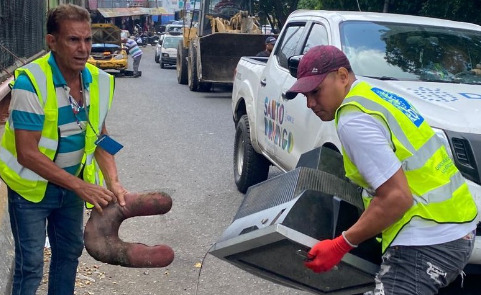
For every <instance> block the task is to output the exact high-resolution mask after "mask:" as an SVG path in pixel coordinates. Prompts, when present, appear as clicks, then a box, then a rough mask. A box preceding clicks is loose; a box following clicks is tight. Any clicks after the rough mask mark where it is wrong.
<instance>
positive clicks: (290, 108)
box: [278, 21, 340, 170]
mask: <svg viewBox="0 0 481 295" xmlns="http://www.w3.org/2000/svg"><path fill="white" fill-rule="evenodd" d="M306 31H307V34H306V35H305V36H304V39H303V42H301V43H302V44H301V48H300V51H299V52H296V54H305V53H306V52H307V51H308V50H309V49H310V48H312V47H314V46H317V45H328V44H329V43H330V42H329V34H328V32H329V27H328V24H327V23H323V22H320V21H318V22H310V23H308V25H307V26H306ZM295 81H296V78H294V77H293V76H291V75H290V74H289V75H287V76H286V78H285V79H284V80H283V83H282V85H281V87H279V91H282V92H283V93H285V92H286V91H287V90H288V89H289V88H290V87H291V86H292V85H293V84H294V82H295ZM281 103H282V105H283V106H284V124H283V127H284V128H285V129H284V130H285V131H287V134H289V148H288V149H278V151H279V153H281V154H279V155H278V158H282V161H283V162H285V165H286V167H287V170H290V169H293V168H294V167H295V166H296V164H297V161H298V160H299V157H300V156H301V154H303V153H305V152H307V151H310V150H312V149H314V148H315V147H317V146H320V145H323V144H324V143H325V142H333V143H334V144H335V145H337V146H340V144H339V139H338V137H337V132H336V130H335V126H334V121H332V122H322V121H321V119H319V118H318V117H317V116H316V115H315V114H314V113H313V112H312V111H311V110H310V109H309V108H307V102H306V98H305V96H304V95H302V94H299V95H298V96H297V97H296V98H295V99H293V100H285V99H283V100H281Z"/></svg>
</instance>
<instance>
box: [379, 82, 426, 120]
mask: <svg viewBox="0 0 481 295" xmlns="http://www.w3.org/2000/svg"><path fill="white" fill-rule="evenodd" d="M371 90H372V91H373V92H374V93H376V94H377V95H379V97H380V98H382V99H384V100H385V101H387V102H389V103H390V104H392V105H393V106H394V107H396V108H397V109H399V110H400V111H401V112H403V114H404V115H406V116H407V117H408V118H409V120H411V121H412V122H413V123H414V125H416V127H419V126H421V124H422V123H423V122H424V118H423V116H421V114H420V113H418V111H417V110H416V109H415V108H414V107H413V106H412V105H411V104H410V103H409V102H408V101H407V100H405V99H404V98H403V97H401V96H399V95H396V94H394V93H392V92H388V91H385V90H382V89H379V88H376V87H374V88H372V89H371Z"/></svg>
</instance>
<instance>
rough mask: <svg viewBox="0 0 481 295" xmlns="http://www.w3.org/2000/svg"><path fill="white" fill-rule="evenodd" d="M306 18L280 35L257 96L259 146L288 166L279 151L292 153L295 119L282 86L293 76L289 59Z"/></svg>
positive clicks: (283, 166)
mask: <svg viewBox="0 0 481 295" xmlns="http://www.w3.org/2000/svg"><path fill="white" fill-rule="evenodd" d="M305 26H306V22H296V23H290V24H286V27H285V28H284V29H283V31H282V33H281V35H280V36H279V38H278V40H277V42H276V45H275V47H274V50H273V53H272V54H271V56H270V57H269V61H268V62H267V65H266V68H265V70H264V72H263V73H262V75H261V81H260V88H259V93H258V99H257V104H258V105H257V107H256V109H257V110H258V114H257V116H256V120H257V122H256V128H257V134H258V136H257V137H258V140H259V146H260V147H261V149H263V150H264V151H265V152H266V154H267V155H268V156H269V157H270V158H271V160H273V161H275V162H276V163H277V164H278V165H279V166H281V167H282V168H284V169H286V167H285V163H284V161H283V159H282V158H279V157H278V155H279V154H280V153H290V152H291V149H292V140H293V138H292V136H293V134H292V122H289V119H290V118H288V116H287V113H286V110H285V102H286V101H285V100H284V99H283V98H282V89H284V88H285V85H284V84H285V81H286V79H287V78H288V77H290V74H289V70H288V68H287V59H288V58H289V57H290V56H292V55H298V54H299V50H300V47H301V43H302V42H301V40H302V39H303V38H302V37H303V35H304V34H305Z"/></svg>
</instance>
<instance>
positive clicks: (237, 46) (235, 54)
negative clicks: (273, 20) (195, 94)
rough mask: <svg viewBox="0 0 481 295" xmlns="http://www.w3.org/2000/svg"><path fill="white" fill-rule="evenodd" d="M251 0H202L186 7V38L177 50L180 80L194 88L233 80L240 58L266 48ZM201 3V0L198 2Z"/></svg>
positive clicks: (203, 88) (204, 87)
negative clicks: (253, 13)
mask: <svg viewBox="0 0 481 295" xmlns="http://www.w3.org/2000/svg"><path fill="white" fill-rule="evenodd" d="M247 2H248V1H243V0H233V1H226V0H221V1H219V0H201V1H200V7H199V8H198V9H197V10H196V7H195V5H194V7H193V11H194V12H198V13H195V14H194V16H195V17H192V13H191V12H188V11H187V10H186V8H184V11H183V20H184V29H183V40H182V42H180V44H179V47H178V50H177V60H176V67H177V81H178V82H179V84H187V85H188V86H189V89H190V90H191V91H208V90H210V89H211V86H212V84H214V83H215V84H230V85H232V83H233V79H234V71H235V67H236V65H237V62H238V61H239V59H240V58H241V57H242V56H249V55H251V56H253V55H255V54H256V53H257V52H259V51H261V50H263V49H264V40H265V38H266V37H267V36H266V35H263V34H262V32H261V30H260V28H259V26H258V24H257V21H256V18H255V17H254V16H252V11H250V5H249V3H247ZM195 3H197V2H195Z"/></svg>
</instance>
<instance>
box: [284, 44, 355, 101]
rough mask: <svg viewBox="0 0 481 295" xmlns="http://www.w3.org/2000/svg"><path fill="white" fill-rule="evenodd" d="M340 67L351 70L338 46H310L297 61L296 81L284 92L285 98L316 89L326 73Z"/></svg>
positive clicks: (291, 97)
mask: <svg viewBox="0 0 481 295" xmlns="http://www.w3.org/2000/svg"><path fill="white" fill-rule="evenodd" d="M341 67H344V68H346V69H347V70H349V71H351V64H350V63H349V60H348V59H347V57H346V55H345V54H344V53H343V52H342V51H341V50H340V49H339V48H337V47H335V46H332V45H320V46H315V47H312V48H311V49H309V51H307V53H306V54H305V55H304V56H303V57H302V59H301V61H300V62H299V67H298V68H297V81H296V83H294V85H292V87H291V88H290V89H289V90H288V91H287V92H286V98H287V99H293V98H295V97H296V96H297V94H298V93H307V92H310V91H312V90H314V89H316V87H317V86H319V84H321V83H322V81H324V78H326V76H327V74H329V73H330V72H334V71H337V70H338V69H339V68H341Z"/></svg>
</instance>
